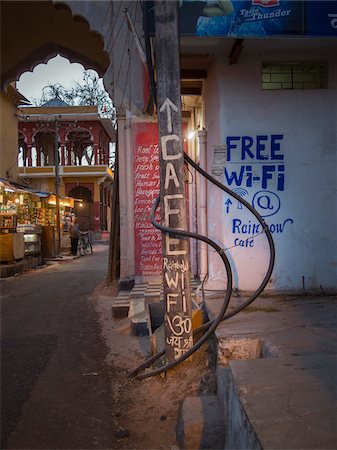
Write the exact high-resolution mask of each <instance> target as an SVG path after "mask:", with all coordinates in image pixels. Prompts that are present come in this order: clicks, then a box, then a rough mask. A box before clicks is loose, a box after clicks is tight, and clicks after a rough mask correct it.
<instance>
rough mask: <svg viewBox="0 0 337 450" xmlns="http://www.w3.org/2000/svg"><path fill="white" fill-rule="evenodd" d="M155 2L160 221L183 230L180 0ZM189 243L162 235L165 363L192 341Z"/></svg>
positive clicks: (184, 216)
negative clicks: (178, 16)
mask: <svg viewBox="0 0 337 450" xmlns="http://www.w3.org/2000/svg"><path fill="white" fill-rule="evenodd" d="M154 4H155V28H156V32H155V33H156V34H155V37H156V39H155V41H156V70H157V113H158V137H159V147H160V180H161V188H160V195H161V203H160V205H161V221H162V224H163V225H165V226H167V227H170V228H176V229H186V227H187V220H186V197H185V182H184V154H183V142H182V126H181V94H180V63H179V37H178V25H177V24H178V20H177V15H178V2H176V1H172V0H164V1H157V2H154ZM188 244H189V243H188V240H187V238H179V239H178V238H176V237H173V236H169V235H168V234H165V233H164V234H163V266H162V267H163V288H164V300H165V352H166V356H167V358H168V360H169V362H171V361H174V360H175V359H178V358H179V357H180V356H182V355H183V354H184V353H185V352H186V351H188V350H189V348H191V347H192V345H193V332H192V304H191V289H190V262H189V245H188Z"/></svg>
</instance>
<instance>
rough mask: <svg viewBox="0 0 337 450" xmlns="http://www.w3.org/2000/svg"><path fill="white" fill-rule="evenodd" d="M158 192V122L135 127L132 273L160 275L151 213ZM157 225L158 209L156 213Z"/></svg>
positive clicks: (158, 248)
mask: <svg viewBox="0 0 337 450" xmlns="http://www.w3.org/2000/svg"><path fill="white" fill-rule="evenodd" d="M159 190H160V172H159V146H158V125H157V123H151V122H143V123H137V124H134V205H135V216H134V218H135V274H136V275H143V276H145V275H160V274H161V270H162V244H161V240H162V237H161V232H160V231H159V230H157V229H156V228H155V227H154V226H153V225H152V223H151V220H150V211H151V208H152V205H153V203H154V201H155V199H156V197H157V195H158V194H159ZM156 220H157V221H158V222H160V208H158V210H157V212H156Z"/></svg>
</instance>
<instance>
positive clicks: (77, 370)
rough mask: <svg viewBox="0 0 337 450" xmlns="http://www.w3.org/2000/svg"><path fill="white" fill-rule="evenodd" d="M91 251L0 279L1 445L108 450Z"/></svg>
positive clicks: (100, 274)
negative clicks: (92, 298) (93, 303)
mask: <svg viewBox="0 0 337 450" xmlns="http://www.w3.org/2000/svg"><path fill="white" fill-rule="evenodd" d="M107 264H108V246H106V245H97V246H95V247H94V254H93V255H88V256H84V257H81V258H78V259H75V260H71V261H67V262H64V263H61V264H57V265H53V266H51V267H47V268H44V269H38V270H34V271H31V272H29V273H26V274H24V275H22V276H19V277H12V278H8V279H2V280H1V282H0V283H1V284H0V287H1V448H2V449H5V448H15V449H23V448H24V449H27V450H28V449H94V448H97V449H106V448H113V447H114V444H113V439H114V432H115V430H114V428H113V420H112V411H111V404H112V402H111V392H110V382H111V379H112V373H111V371H110V369H109V368H108V366H107V365H106V362H105V356H106V351H107V350H106V347H105V345H104V343H103V342H102V339H101V336H100V328H99V322H98V318H97V316H96V313H95V311H94V309H93V306H92V301H91V300H90V296H91V295H92V294H93V292H94V290H95V287H97V285H98V284H99V283H101V282H102V281H103V280H104V278H105V276H106V273H107Z"/></svg>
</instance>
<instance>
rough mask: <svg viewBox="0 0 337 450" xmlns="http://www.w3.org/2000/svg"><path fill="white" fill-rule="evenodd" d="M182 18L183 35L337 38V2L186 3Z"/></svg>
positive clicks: (211, 0) (207, 0)
mask: <svg viewBox="0 0 337 450" xmlns="http://www.w3.org/2000/svg"><path fill="white" fill-rule="evenodd" d="M148 11H149V19H150V23H151V16H152V15H153V8H151V6H150V7H149V9H148ZM179 18H180V34H181V35H192V36H224V37H226V36H228V37H237V38H249V37H252V38H253V37H266V36H278V37H281V36H317V37H319V36H320V37H324V36H336V37H337V2H336V1H330V0H319V1H317V0H219V1H215V0H197V1H195V0H184V1H182V2H180V7H179ZM152 32H153V30H152Z"/></svg>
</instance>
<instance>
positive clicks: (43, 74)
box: [17, 56, 84, 101]
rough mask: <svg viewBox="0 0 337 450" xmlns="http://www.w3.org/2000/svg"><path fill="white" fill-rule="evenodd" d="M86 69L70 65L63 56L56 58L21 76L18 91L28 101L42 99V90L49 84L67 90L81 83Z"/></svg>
mask: <svg viewBox="0 0 337 450" xmlns="http://www.w3.org/2000/svg"><path fill="white" fill-rule="evenodd" d="M83 72H84V67H83V66H81V64H77V63H73V64H72V63H70V61H68V60H67V59H65V58H62V57H61V56H56V57H55V58H52V59H50V60H49V61H48V63H47V64H39V65H38V66H36V67H35V68H34V70H33V72H26V73H24V74H23V75H21V77H20V79H19V81H18V83H17V89H18V90H19V91H20V92H21V93H22V94H23V95H24V96H25V97H27V98H28V100H31V101H32V100H33V99H40V98H41V95H42V89H43V88H44V87H45V86H47V85H49V84H56V83H59V84H61V85H62V86H64V87H66V88H70V87H71V86H72V84H73V82H75V81H78V82H81V81H82V79H83Z"/></svg>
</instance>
